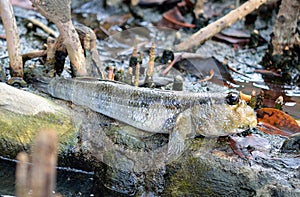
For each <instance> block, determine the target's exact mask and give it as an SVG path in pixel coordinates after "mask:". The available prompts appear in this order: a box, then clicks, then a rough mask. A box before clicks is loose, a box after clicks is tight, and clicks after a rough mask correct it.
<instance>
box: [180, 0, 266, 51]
mask: <svg viewBox="0 0 300 197" xmlns="http://www.w3.org/2000/svg"><path fill="white" fill-rule="evenodd" d="M266 2H267V0H248V1H247V2H245V3H244V4H243V5H241V6H240V7H238V8H237V9H235V10H232V11H231V12H229V13H228V14H227V15H225V16H224V17H222V18H220V19H219V20H217V21H215V22H213V23H211V24H209V25H207V26H206V27H204V28H202V29H200V30H199V31H197V32H196V33H195V34H193V35H192V36H191V37H190V38H189V39H187V40H185V41H183V42H181V43H179V44H178V45H177V46H176V49H177V50H178V51H183V50H188V49H191V48H192V47H196V46H199V45H201V44H202V43H204V42H205V41H206V40H208V39H210V38H211V37H213V36H214V35H216V34H217V33H219V32H220V31H221V30H223V29H225V28H226V27H229V26H230V25H232V24H233V23H235V22H236V21H237V20H240V19H242V18H243V17H245V16H246V15H247V14H249V13H251V12H252V11H254V10H255V9H257V8H258V7H259V6H261V5H262V4H264V3H266Z"/></svg>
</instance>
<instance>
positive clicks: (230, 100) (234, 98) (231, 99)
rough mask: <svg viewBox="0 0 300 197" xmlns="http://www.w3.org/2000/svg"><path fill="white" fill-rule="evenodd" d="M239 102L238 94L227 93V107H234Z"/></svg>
mask: <svg viewBox="0 0 300 197" xmlns="http://www.w3.org/2000/svg"><path fill="white" fill-rule="evenodd" d="M239 100H240V94H239V92H229V93H228V94H227V96H226V98H225V101H226V103H227V104H228V105H236V104H238V102H239Z"/></svg>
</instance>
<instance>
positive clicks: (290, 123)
mask: <svg viewBox="0 0 300 197" xmlns="http://www.w3.org/2000/svg"><path fill="white" fill-rule="evenodd" d="M256 116H257V121H258V125H257V127H258V128H259V129H260V130H262V131H263V132H265V133H268V134H274V135H282V136H290V135H292V134H295V133H298V132H300V127H299V125H298V123H297V121H296V120H295V119H294V118H293V117H291V116H290V115H288V114H286V113H285V112H283V111H281V110H278V109H274V108H261V109H258V110H256Z"/></svg>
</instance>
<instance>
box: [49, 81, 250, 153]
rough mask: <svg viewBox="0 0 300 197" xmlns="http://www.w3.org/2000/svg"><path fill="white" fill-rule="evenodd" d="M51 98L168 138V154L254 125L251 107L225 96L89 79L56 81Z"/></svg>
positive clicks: (51, 86) (50, 84) (51, 91)
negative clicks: (193, 140)
mask: <svg viewBox="0 0 300 197" xmlns="http://www.w3.org/2000/svg"><path fill="white" fill-rule="evenodd" d="M44 91H46V92H47V93H49V94H50V95H51V96H53V97H56V98H60V99H63V100H67V101H71V102H73V103H74V104H77V105H83V106H86V107H89V108H90V109H92V110H93V111H96V112H99V113H101V114H103V115H106V116H108V117H111V118H113V119H116V120H119V121H121V122H124V123H126V124H129V125H131V126H133V127H136V128H138V129H142V130H144V131H147V132H152V133H169V134H170V139H169V149H170V150H171V149H174V150H175V152H180V151H181V150H182V149H183V148H184V141H185V139H186V138H188V137H193V136H195V135H203V136H207V137H214V136H226V135H230V134H233V133H237V132H241V130H244V129H246V128H249V127H254V126H256V116H255V113H254V111H253V109H252V108H250V107H249V106H247V105H246V103H244V102H239V103H238V104H236V105H229V104H227V103H226V101H225V97H226V94H222V93H188V92H183V91H166V90H160V89H150V88H142V87H134V86H130V85H127V84H123V83H119V82H113V81H105V80H101V81H99V80H87V79H80V78H79V79H76V78H75V79H64V78H54V79H52V80H51V81H50V83H49V84H48V86H46V90H44Z"/></svg>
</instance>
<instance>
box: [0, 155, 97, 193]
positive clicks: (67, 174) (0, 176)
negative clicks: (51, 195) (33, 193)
mask: <svg viewBox="0 0 300 197" xmlns="http://www.w3.org/2000/svg"><path fill="white" fill-rule="evenodd" d="M15 169H16V162H15V161H13V160H8V159H6V158H3V157H2V158H0V195H11V196H13V195H14V187H15V186H14V182H15ZM93 182H94V180H93V173H90V172H84V171H80V170H74V169H66V168H58V169H57V182H56V193H60V194H62V195H63V196H66V197H68V196H70V197H71V196H98V195H97V194H94V192H93V185H94V184H93Z"/></svg>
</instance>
